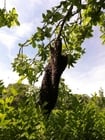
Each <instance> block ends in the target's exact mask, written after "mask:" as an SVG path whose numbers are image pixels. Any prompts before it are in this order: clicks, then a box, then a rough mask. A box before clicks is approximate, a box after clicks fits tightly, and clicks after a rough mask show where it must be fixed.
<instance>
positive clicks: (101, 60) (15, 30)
mask: <svg viewBox="0 0 105 140" xmlns="http://www.w3.org/2000/svg"><path fill="white" fill-rule="evenodd" d="M60 1H61V0H27V1H26V0H22V1H20V0H8V1H7V2H6V9H7V10H9V9H12V8H13V7H15V8H16V10H17V12H18V14H19V21H20V24H21V25H20V26H19V27H12V28H7V27H2V28H0V79H2V80H3V81H4V83H5V85H6V86H7V85H8V84H10V83H14V82H16V81H17V80H18V74H17V73H15V72H13V71H12V67H11V62H13V59H14V58H15V57H16V54H17V53H18V50H19V47H18V43H23V42H25V40H27V39H28V38H30V37H31V35H32V34H33V33H34V32H35V29H36V27H37V26H40V25H41V21H42V13H43V12H46V10H47V9H50V8H51V7H52V6H54V5H56V4H58V3H59V2H60ZM3 6H4V0H0V8H3ZM82 46H83V47H84V48H86V53H85V54H84V55H83V56H82V57H81V59H80V60H79V61H78V62H77V64H75V67H74V68H70V69H66V70H65V71H64V73H63V75H62V77H63V78H65V82H66V84H67V85H68V86H69V87H70V89H72V91H73V92H74V93H80V94H89V95H91V94H94V92H98V90H99V89H100V88H103V89H104V91H105V77H104V75H105V46H103V45H102V44H101V40H100V32H99V30H98V28H94V37H92V38H90V39H87V40H85V42H84V43H83V45H82ZM31 54H32V55H33V52H32V51H30V55H31Z"/></svg>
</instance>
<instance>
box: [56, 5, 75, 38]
mask: <svg viewBox="0 0 105 140" xmlns="http://www.w3.org/2000/svg"><path fill="white" fill-rule="evenodd" d="M72 9H73V5H71V6H70V8H69V10H68V12H67V14H66V15H65V16H64V19H63V22H62V24H61V28H60V31H59V34H58V37H57V38H60V36H61V32H62V30H63V26H64V24H65V22H66V20H67V18H68V16H69V15H72Z"/></svg>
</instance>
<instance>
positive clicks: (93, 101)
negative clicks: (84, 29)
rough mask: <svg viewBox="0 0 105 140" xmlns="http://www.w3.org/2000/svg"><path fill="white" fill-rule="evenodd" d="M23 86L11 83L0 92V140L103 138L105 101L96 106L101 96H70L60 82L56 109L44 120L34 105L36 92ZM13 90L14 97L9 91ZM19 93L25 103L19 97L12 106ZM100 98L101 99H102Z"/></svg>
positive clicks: (86, 139) (90, 139)
mask: <svg viewBox="0 0 105 140" xmlns="http://www.w3.org/2000/svg"><path fill="white" fill-rule="evenodd" d="M26 86H27V85H23V84H20V85H19V84H18V83H17V84H13V85H10V86H8V87H7V88H6V92H5V93H4V92H3V93H2V95H3V96H2V97H1V98H0V140H8V139H10V140H14V139H17V140H51V139H54V140H64V139H66V140H69V139H71V140H78V139H80V140H93V139H95V140H104V139H105V107H104V106H105V102H103V106H100V104H99V101H100V103H101V102H102V98H101V96H98V95H96V94H94V95H93V96H92V97H89V96H87V95H76V94H72V92H71V90H70V89H69V88H68V87H67V86H65V84H64V81H63V80H62V81H61V83H60V88H59V98H58V103H57V106H56V108H55V109H54V110H53V112H52V114H51V116H50V117H49V119H48V120H46V118H43V115H42V113H41V111H40V108H39V107H38V105H37V95H38V92H39V91H38V89H37V88H35V87H32V86H31V87H28V89H27V88H25V87H26ZM16 87H17V88H16ZM13 88H14V91H15V92H16V95H14V94H12V92H11V91H13ZM10 89H11V90H10ZM25 89H26V91H25ZM14 91H13V93H14ZM22 91H23V93H25V94H23V95H24V96H25V100H24V99H21V98H20V99H19V100H18V102H19V103H18V104H17V106H14V104H12V102H13V101H14V99H16V96H20V94H22ZM8 95H9V96H8ZM64 95H65V96H64ZM99 95H100V93H99ZM103 99H104V100H105V97H104V96H103ZM21 100H22V101H23V102H21Z"/></svg>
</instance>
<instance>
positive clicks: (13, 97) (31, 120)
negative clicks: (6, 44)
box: [0, 0, 105, 140]
mask: <svg viewBox="0 0 105 140" xmlns="http://www.w3.org/2000/svg"><path fill="white" fill-rule="evenodd" d="M104 11H105V1H104V0H85V1H82V0H79V1H76V0H63V1H61V2H60V4H59V5H58V6H55V7H53V8H52V9H51V10H47V12H46V14H42V17H43V26H42V27H38V28H37V31H36V32H35V34H33V35H32V37H30V39H28V40H27V41H25V42H24V43H23V44H19V46H20V49H19V54H18V55H17V57H16V58H15V59H14V63H13V64H12V66H13V69H14V71H16V72H18V73H19V76H20V80H19V81H18V82H17V83H15V84H12V85H8V87H7V88H6V87H5V86H4V83H3V81H2V80H1V81H0V140H15V139H16V140H78V139H79V140H93V139H95V140H105V97H104V92H103V90H102V89H101V90H100V91H99V93H97V94H96V93H95V94H93V95H92V97H90V96H87V95H79V94H77V95H76V94H73V93H72V91H71V90H70V89H69V88H68V86H67V85H65V83H64V80H63V79H62V80H61V81H60V85H59V97H58V101H57V104H56V107H55V109H54V110H53V112H52V113H51V116H50V117H49V119H46V118H45V117H44V116H43V115H42V112H41V110H40V107H39V106H38V96H39V89H38V88H37V87H35V86H34V84H35V82H36V81H38V78H39V76H40V75H41V74H42V73H43V70H44V65H45V64H46V62H47V61H48V60H49V57H50V53H49V48H50V46H53V43H54V40H55V39H56V37H58V36H60V37H61V38H62V41H63V48H62V49H63V54H65V55H67V56H68V67H69V68H70V67H73V66H74V64H75V63H77V60H78V59H80V57H81V56H82V55H83V54H84V53H85V50H84V48H82V47H81V44H82V43H83V42H84V40H85V39H86V38H90V37H92V33H93V27H94V26H98V27H99V28H100V31H101V33H102V35H101V38H102V41H103V43H105V26H104V22H105V13H104ZM0 13H1V14H0V27H3V26H8V27H11V26H13V25H19V22H18V19H17V17H18V15H17V13H16V11H15V9H14V8H13V9H12V10H11V11H10V12H7V11H6V9H0ZM49 39H50V41H49ZM30 45H31V46H32V47H33V48H34V49H35V54H36V55H35V57H34V58H29V57H28V56H27V55H26V54H23V49H24V47H28V46H30ZM25 78H27V79H28V81H29V85H24V84H22V80H24V79H25Z"/></svg>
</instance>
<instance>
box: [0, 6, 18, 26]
mask: <svg viewBox="0 0 105 140" xmlns="http://www.w3.org/2000/svg"><path fill="white" fill-rule="evenodd" d="M15 25H20V23H19V21H18V14H17V12H16V9H15V8H13V9H12V10H10V11H9V12H7V11H6V9H4V8H3V9H0V27H3V26H7V27H9V28H10V27H12V26H15Z"/></svg>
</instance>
